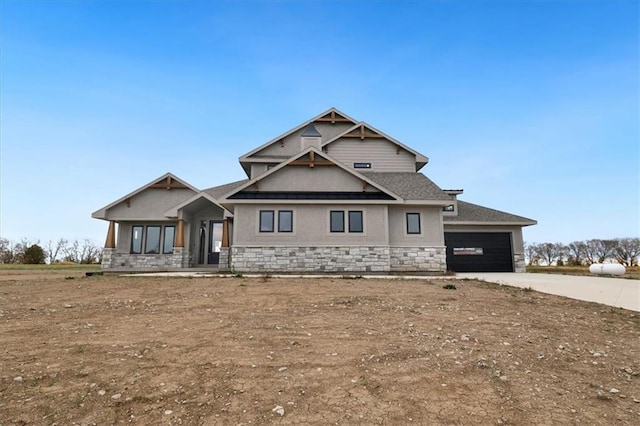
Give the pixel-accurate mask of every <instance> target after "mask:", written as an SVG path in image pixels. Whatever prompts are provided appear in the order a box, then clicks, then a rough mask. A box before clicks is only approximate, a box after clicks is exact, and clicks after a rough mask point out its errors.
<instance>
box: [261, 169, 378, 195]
mask: <svg viewBox="0 0 640 426" xmlns="http://www.w3.org/2000/svg"><path fill="white" fill-rule="evenodd" d="M259 188H260V191H356V192H360V191H362V180H360V179H358V178H356V177H355V176H353V175H352V174H350V173H348V172H347V171H345V170H342V169H341V168H340V167H337V166H316V167H313V168H311V167H307V166H286V167H283V168H282V169H280V170H277V171H276V172H274V173H273V174H271V175H269V176H266V177H265V178H264V179H262V180H260V183H259ZM367 190H368V191H376V192H379V191H378V190H377V189H375V188H373V187H371V186H369V185H367Z"/></svg>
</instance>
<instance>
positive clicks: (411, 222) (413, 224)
mask: <svg viewBox="0 0 640 426" xmlns="http://www.w3.org/2000/svg"><path fill="white" fill-rule="evenodd" d="M419 233H420V213H407V234H419Z"/></svg>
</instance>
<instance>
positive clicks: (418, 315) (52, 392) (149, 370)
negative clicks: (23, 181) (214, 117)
mask: <svg viewBox="0 0 640 426" xmlns="http://www.w3.org/2000/svg"><path fill="white" fill-rule="evenodd" d="M72 278H73V279H72ZM448 284H449V285H450V284H453V285H455V286H456V289H455V290H453V289H445V288H443V286H445V285H448ZM639 372H640V316H639V315H638V314H636V313H634V312H631V311H625V310H623V309H617V308H610V307H606V306H602V305H597V304H593V303H587V302H580V301H576V300H571V299H564V298H561V297H556V296H551V295H545V294H541V293H537V292H535V291H527V290H521V289H514V288H509V287H500V286H497V285H493V284H486V283H481V282H477V281H453V280H432V281H426V280H424V281H423V280H410V281H393V280H363V279H354V280H349V279H340V278H325V279H320V278H318V279H274V278H268V277H264V278H255V279H248V278H195V279H187V278H180V279H176V278H149V277H114V276H104V277H89V278H85V277H82V273H81V272H64V271H57V272H48V273H45V274H42V273H41V271H39V272H38V273H35V274H33V273H30V272H29V271H10V272H3V273H2V275H0V424H2V425H12V424H59V425H68V424H83V425H86V424H99V425H105V424H124V423H138V424H184V425H191V424H234V425H239V424H243V425H246V424H269V423H276V424H390V425H391V424H393V425H395V424H410V423H413V424H428V425H435V424H451V425H453V424H465V425H466V424H518V425H529V424H545V425H548V424H577V423H580V424H589V425H598V424H601V425H610V424H638V422H640V375H639Z"/></svg>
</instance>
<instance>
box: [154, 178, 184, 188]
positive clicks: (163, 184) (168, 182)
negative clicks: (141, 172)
mask: <svg viewBox="0 0 640 426" xmlns="http://www.w3.org/2000/svg"><path fill="white" fill-rule="evenodd" d="M149 188H154V189H166V190H168V191H170V190H172V189H179V188H187V186H186V185H183V184H181V183H180V182H178V181H177V180H175V179H173V178H172V177H171V176H167V177H166V178H165V179H162V180H159V181H158V182H156V183H154V184H153V185H151V186H150V187H149Z"/></svg>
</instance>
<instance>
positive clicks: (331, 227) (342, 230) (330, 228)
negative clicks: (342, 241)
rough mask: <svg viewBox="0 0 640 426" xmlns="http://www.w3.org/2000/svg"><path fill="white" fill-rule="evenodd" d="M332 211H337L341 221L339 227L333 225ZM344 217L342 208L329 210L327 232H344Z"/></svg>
mask: <svg viewBox="0 0 640 426" xmlns="http://www.w3.org/2000/svg"><path fill="white" fill-rule="evenodd" d="M334 213H339V214H340V217H341V218H342V223H341V226H340V229H334V226H333V215H334ZM345 228H346V227H345V217H344V210H329V232H331V233H344V232H345Z"/></svg>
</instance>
